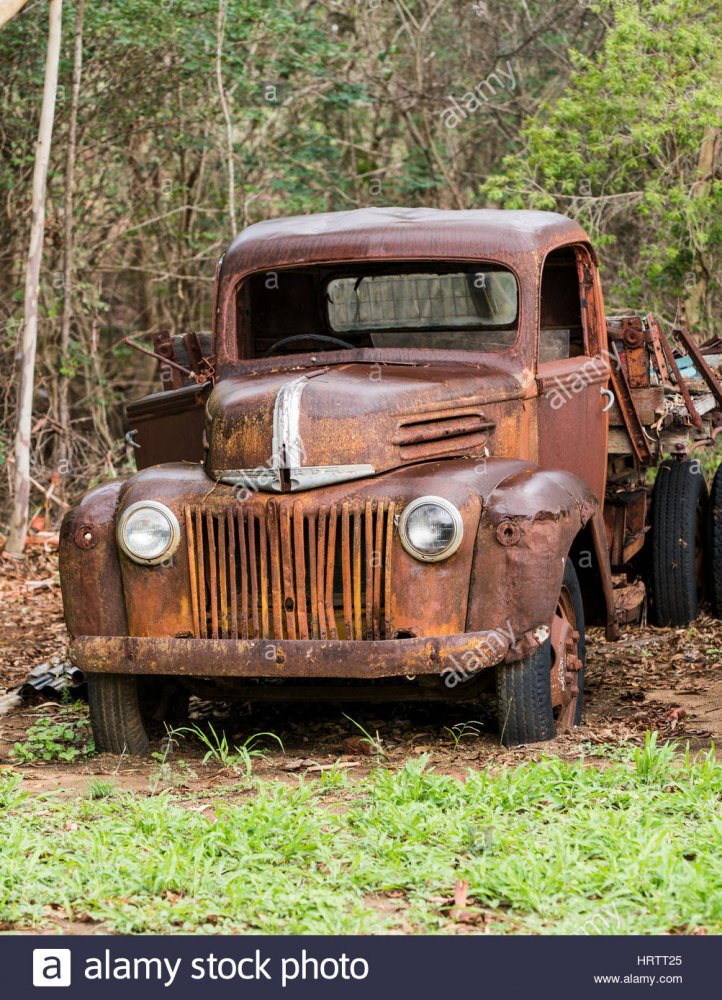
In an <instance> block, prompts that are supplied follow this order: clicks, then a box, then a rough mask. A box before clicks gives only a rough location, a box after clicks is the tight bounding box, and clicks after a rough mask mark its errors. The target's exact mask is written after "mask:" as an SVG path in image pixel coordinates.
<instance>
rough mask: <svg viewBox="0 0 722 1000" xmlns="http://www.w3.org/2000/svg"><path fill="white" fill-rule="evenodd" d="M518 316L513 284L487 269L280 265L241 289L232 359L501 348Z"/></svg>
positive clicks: (494, 268)
mask: <svg viewBox="0 0 722 1000" xmlns="http://www.w3.org/2000/svg"><path fill="white" fill-rule="evenodd" d="M518 312H519V291H518V287H517V281H516V278H515V277H514V275H513V274H512V272H511V271H509V270H508V269H506V268H503V267H500V266H498V265H495V264H475V265H469V264H449V265H444V264H438V263H436V264H429V265H428V266H425V265H424V264H423V263H419V262H416V263H415V264H403V263H397V264H395V265H390V266H389V265H386V266H385V267H382V266H381V265H379V264H346V265H334V266H331V265H315V266H313V267H305V268H298V267H296V268H288V269H286V270H279V271H276V272H269V273H267V274H253V275H250V276H249V278H248V279H247V281H246V282H244V284H243V285H242V286H241V288H240V290H239V293H238V327H239V333H240V337H239V348H240V351H239V353H240V356H241V357H243V356H245V357H249V356H250V357H264V356H266V355H268V354H293V353H307V352H309V351H312V352H314V353H315V352H317V351H324V350H326V351H329V350H331V351H332V350H342V349H343V348H344V347H348V348H362V347H366V348H368V347H371V348H405V349H409V348H410V349H413V348H419V349H435V350H454V351H478V352H484V353H486V352H497V351H505V350H508V349H509V348H510V347H511V346H512V345H513V344H514V341H515V340H516V334H517V324H518ZM242 340H245V345H244V344H243V343H241V342H240V341H242Z"/></svg>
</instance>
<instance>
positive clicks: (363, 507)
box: [61, 209, 722, 753]
mask: <svg viewBox="0 0 722 1000" xmlns="http://www.w3.org/2000/svg"><path fill="white" fill-rule="evenodd" d="M212 325H213V330H212V334H211V335H208V334H205V333H204V334H197V333H191V334H177V335H171V334H169V333H161V334H159V335H158V336H157V337H156V338H155V351H154V352H153V353H155V354H156V355H157V357H158V359H159V362H160V371H161V377H162V384H163V386H164V388H163V390H162V391H160V392H157V393H155V394H153V395H151V396H146V397H145V398H143V399H141V400H138V401H135V402H133V403H132V404H131V405H130V406H129V407H128V421H129V426H130V431H129V438H128V439H129V441H131V442H132V443H133V444H134V445H135V446H136V449H137V450H136V452H135V454H136V458H137V463H138V468H139V471H138V472H137V474H135V475H133V476H131V477H130V478H128V479H126V480H125V481H118V480H115V481H113V482H110V483H107V484H105V485H101V486H99V487H97V488H95V489H93V490H91V491H90V492H89V493H88V494H87V495H86V496H85V497H84V499H83V500H82V502H81V503H80V504H79V505H78V506H77V507H76V508H74V509H73V510H72V511H70V512H69V513H68V514H67V516H66V517H65V520H64V522H63V527H62V532H61V581H62V590H63V599H64V605H65V616H66V621H67V625H68V629H69V631H70V633H71V637H72V645H71V658H72V660H73V662H74V663H75V665H76V666H77V667H78V668H79V669H81V670H82V671H84V672H85V674H86V676H87V680H88V691H89V701H90V712H91V719H92V725H93V731H94V734H95V739H96V742H97V745H98V747H99V748H100V749H102V750H107V751H113V752H116V753H120V752H122V751H124V750H125V751H127V752H129V753H142V752H144V751H146V750H147V748H148V745H149V744H148V722H149V720H151V719H156V720H172V719H173V718H174V717H175V715H174V713H177V712H178V711H181V710H182V706H183V703H184V701H186V702H187V698H188V695H189V693H195V694H199V695H202V696H204V697H209V696H213V695H217V696H221V697H224V698H227V699H229V698H233V697H239V698H240V697H242V698H244V699H245V698H251V699H252V698H263V697H269V696H273V697H276V698H279V697H280V698H291V697H299V696H302V697H308V698H311V699H312V698H315V697H317V695H318V694H319V692H320V691H321V690H323V691H324V692H326V693H328V691H329V689H330V691H331V696H333V697H337V698H338V699H339V700H342V699H346V698H349V697H352V696H354V695H356V694H358V692H359V691H366V692H368V689H369V687H370V686H371V687H373V690H374V693H375V695H376V696H377V697H378V696H379V695H383V696H386V697H389V698H396V699H401V700H404V699H410V698H414V697H428V696H430V697H437V698H438V697H449V698H452V697H463V698H464V699H472V698H477V697H480V696H481V695H482V694H483V693H484V692H485V691H489V690H491V691H492V692H493V693H494V695H495V698H496V705H497V714H498V725H499V734H500V739H501V740H502V741H503V742H504V743H505V744H508V745H513V744H517V743H520V742H534V741H543V740H548V739H550V738H553V737H554V735H555V733H557V732H559V731H560V730H565V729H568V728H570V727H573V726H575V725H577V724H578V723H579V720H580V717H581V712H582V700H583V694H584V661H585V623H586V624H587V625H589V624H594V625H601V626H602V627H604V628H605V629H606V634H607V636H608V637H609V638H610V639H611V638H614V637H615V636H616V635H617V634H618V629H619V624H618V623H619V621H622V622H631V621H634V620H635V619H637V620H638V619H639V618H640V616H641V615H642V614H644V613H646V611H645V609H646V607H647V597H648V598H649V607H650V612H651V614H653V615H654V619H655V621H657V622H658V623H661V624H665V623H671V624H684V623H686V622H688V621H690V620H691V619H692V618H694V616H695V615H696V614H697V609H698V605H699V600H700V595H701V588H702V586H703V585H704V583H705V582H707V584H708V585H709V588H710V596H711V599H712V605H713V609H714V610H718V609H719V608H720V606H722V527H721V526H719V525H718V523H717V519H716V516H715V515H716V513H718V511H719V509H720V508H722V501H721V500H720V490H721V489H722V486H721V483H722V479H721V478H720V477H719V476H716V477H715V481H714V484H713V487H712V489H713V497H712V502H711V503H710V502H709V501H708V495H707V486H706V484H705V479H704V476H703V475H702V474H701V470H700V466H699V464H698V463H697V462H696V461H695V460H694V458H691V457H690V455H691V453H692V451H693V449H694V448H696V447H698V446H699V445H700V444H703V443H708V442H710V441H711V440H712V439H713V437H714V435H715V433H716V431H717V429H718V419H719V415H720V404H721V403H722V393H721V390H720V385H719V382H718V379H717V375H716V373H715V371H714V368H715V365H716V364H717V363H718V362H719V360H720V358H719V353H717V354H716V355H715V351H717V347H718V345H715V344H710V345H708V346H706V347H703V348H698V347H697V346H696V344H695V343H694V341H692V339H691V338H690V337H689V335H688V334H687V332H686V331H685V330H681V329H680V330H676V331H673V332H672V333H673V337H674V338H675V339H676V340H678V341H679V344H680V346H681V347H682V351H680V350H677V351H675V350H673V349H672V347H671V346H670V343H669V341H668V339H667V337H666V336H665V334H664V333H663V332H662V330H661V328H660V325H659V323H658V322H657V321H656V320H655V319H654V317H652V316H621V317H614V318H607V317H605V312H604V305H603V300H602V289H601V286H600V279H599V273H598V269H597V264H596V260H595V254H594V250H593V249H592V246H591V245H590V242H589V239H588V237H587V235H586V234H585V233H584V231H583V230H582V229H581V228H580V226H579V225H578V224H577V223H575V222H574V221H571V220H570V219H568V218H565V217H563V216H561V215H557V214H553V213H546V212H523V211H492V210H479V211H440V210H427V209H364V210H356V211H348V212H336V213H328V214H319V215H311V216H304V217H296V218H285V219H276V220H272V221H267V222H262V223H258V224H256V225H252V226H250V227H249V228H248V229H246V230H245V231H244V232H243V233H241V235H240V236H239V237H238V238H237V239H236V240H235V241H234V242H233V243H232V244H231V246H230V247H229V249H228V250H227V252H226V253H225V254H224V256H223V257H222V258H221V260H220V262H219V265H218V270H217V276H216V284H215V294H214V303H213V322H212ZM681 355H684V357H682V356H681ZM682 368H685V371H684V372H683V371H682ZM665 455H667V456H671V457H667V458H665ZM650 469H654V470H656V478H655V479H654V486H653V487H652V485H651V483H652V478H653V477H652V476H651V475H650V473H649V470H650ZM645 581H646V587H645Z"/></svg>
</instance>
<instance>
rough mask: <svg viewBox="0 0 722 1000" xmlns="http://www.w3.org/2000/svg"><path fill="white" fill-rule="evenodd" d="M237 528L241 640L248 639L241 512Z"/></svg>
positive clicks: (246, 590)
mask: <svg viewBox="0 0 722 1000" xmlns="http://www.w3.org/2000/svg"><path fill="white" fill-rule="evenodd" d="M236 527H237V528H238V558H239V561H240V562H239V573H240V577H241V639H247V638H248V549H247V546H246V518H245V516H244V513H243V511H242V510H238V511H236Z"/></svg>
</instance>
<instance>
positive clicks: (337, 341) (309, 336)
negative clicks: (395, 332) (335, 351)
mask: <svg viewBox="0 0 722 1000" xmlns="http://www.w3.org/2000/svg"><path fill="white" fill-rule="evenodd" d="M297 340H318V341H320V342H322V343H324V344H333V345H334V346H335V347H347V348H350V349H351V350H352V351H353V350H355V347H356V345H355V344H349V342H348V341H347V340H341V338H340V337H327V336H326V335H325V334H323V333H296V334H294V335H293V337H284V338H283V339H282V340H278V341H276V343H275V344H272V345H271V346H270V347H269V348H268V350H267V351H266V353H265V354H264V355H263V356H264V358H267V357H269V356H270V355H271V354H275V353H276V351H277V350H278V349H279V348H280V347H285V345H286V344H294V343H295V342H296V341H297Z"/></svg>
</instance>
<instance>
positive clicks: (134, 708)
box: [88, 674, 150, 755]
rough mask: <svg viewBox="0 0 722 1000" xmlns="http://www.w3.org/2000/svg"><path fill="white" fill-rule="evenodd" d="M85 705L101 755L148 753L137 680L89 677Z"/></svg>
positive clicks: (132, 677) (124, 675) (102, 676)
mask: <svg viewBox="0 0 722 1000" xmlns="http://www.w3.org/2000/svg"><path fill="white" fill-rule="evenodd" d="M88 704H89V706H90V723H91V725H92V727H93V737H94V739H95V747H96V749H97V750H98V751H99V752H100V753H117V754H122V753H129V754H138V755H140V754H146V753H148V751H149V750H150V743H149V741H148V734H147V732H146V730H145V724H144V722H143V715H142V713H141V710H140V696H139V692H138V678H137V677H135V676H133V675H132V674H89V675H88Z"/></svg>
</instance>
